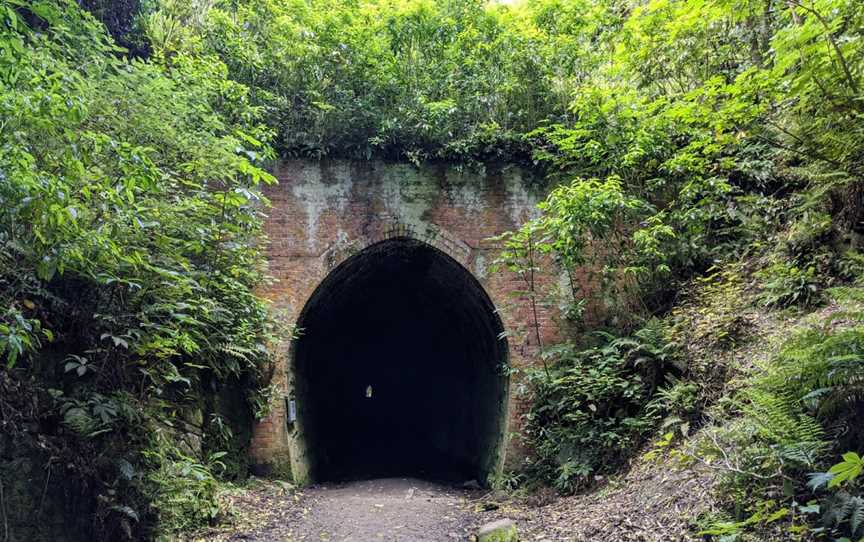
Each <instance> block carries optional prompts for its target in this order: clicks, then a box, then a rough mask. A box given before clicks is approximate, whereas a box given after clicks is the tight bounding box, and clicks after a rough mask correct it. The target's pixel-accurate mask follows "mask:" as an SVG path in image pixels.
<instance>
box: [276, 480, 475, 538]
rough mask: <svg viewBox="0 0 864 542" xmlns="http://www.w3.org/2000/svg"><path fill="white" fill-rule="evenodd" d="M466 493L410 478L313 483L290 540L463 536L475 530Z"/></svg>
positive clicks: (467, 535)
mask: <svg viewBox="0 0 864 542" xmlns="http://www.w3.org/2000/svg"><path fill="white" fill-rule="evenodd" d="M469 496H470V495H469V493H468V492H466V491H464V490H459V489H454V488H451V487H446V486H441V485H437V484H433V483H430V482H424V481H420V480H415V479H411V478H385V479H380V480H368V481H363V482H352V483H348V484H343V485H337V486H325V487H316V488H311V489H310V490H308V491H306V495H305V498H304V502H303V507H302V509H301V510H300V512H301V513H300V516H299V517H298V518H297V519H296V523H295V532H294V536H293V538H291V540H297V541H301V540H302V541H305V540H316V541H320V540H332V541H334V542H336V541H338V542H349V541H350V542H361V541H374V540H381V541H397V540H399V541H402V540H405V541H439V540H467V539H468V537H469V535H470V534H471V533H472V532H473V530H472V527H473V518H472V515H471V514H470V512H469V510H468V508H469V506H468V502H469V501H468V498H469Z"/></svg>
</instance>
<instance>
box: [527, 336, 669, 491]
mask: <svg viewBox="0 0 864 542" xmlns="http://www.w3.org/2000/svg"><path fill="white" fill-rule="evenodd" d="M597 337H598V339H599V344H598V345H596V346H593V347H590V348H586V349H579V348H577V347H575V346H574V345H572V344H565V345H559V346H556V347H554V348H550V349H549V350H548V351H547V352H546V354H545V355H547V356H549V357H550V358H551V360H552V361H553V363H552V365H551V367H550V373H549V375H548V376H547V374H546V373H545V372H542V371H537V372H534V373H531V374H530V375H529V378H530V382H531V383H532V385H533V386H534V389H535V400H534V404H533V406H532V409H531V411H530V413H529V415H528V427H527V430H526V432H527V434H528V437H529V440H530V442H531V444H532V446H533V447H534V450H535V453H536V455H537V459H536V461H535V462H534V463H533V465H532V466H531V471H532V472H531V474H532V476H533V477H534V478H535V479H539V480H543V481H547V482H549V483H552V484H554V486H555V487H556V488H557V489H558V490H559V491H562V492H573V491H577V490H579V489H583V488H585V487H587V486H590V485H591V484H593V482H594V476H595V475H600V474H605V473H608V472H609V471H610V470H612V469H613V468H615V467H617V466H618V465H620V463H621V462H622V461H623V460H624V459H625V458H626V457H627V455H628V454H629V453H630V452H631V451H632V450H633V449H634V448H635V447H636V446H637V445H638V444H639V443H640V442H641V440H642V438H643V436H644V435H645V434H646V433H647V432H648V431H649V430H650V429H651V428H652V427H653V426H654V422H655V421H656V420H655V417H654V416H652V415H651V414H649V413H648V412H647V411H646V410H645V405H646V403H647V402H648V401H649V399H650V398H651V397H652V394H653V393H654V391H655V389H656V387H657V385H658V383H659V381H660V379H661V378H662V374H663V372H664V371H665V370H666V369H667V367H666V364H667V359H666V358H667V356H668V353H669V352H668V348H667V345H665V344H664V343H662V342H659V341H660V337H659V336H658V334H657V333H656V332H655V331H654V330H653V329H651V328H650V327H649V328H645V329H643V330H640V332H637V333H636V334H634V335H633V336H632V337H621V338H617V337H614V336H612V335H609V334H605V333H599V334H597Z"/></svg>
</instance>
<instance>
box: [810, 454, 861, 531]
mask: <svg viewBox="0 0 864 542" xmlns="http://www.w3.org/2000/svg"><path fill="white" fill-rule="evenodd" d="M862 470H864V460H862V459H861V456H860V455H858V454H857V453H855V452H846V453H845V454H843V460H842V461H841V462H840V463H837V464H835V465H833V466H832V467H831V468H830V469H829V470H828V472H823V473H814V474H811V475H810V481H809V482H808V484H807V485H808V486H810V488H812V489H813V490H814V491H816V490H821V489H825V490H829V491H830V490H833V492H832V493H830V494H829V495H828V496H827V497H825V498H823V499H822V500H821V502H820V503H819V504H818V505H815V506H811V507H810V511H811V512H812V513H817V514H821V520H822V524H823V526H824V528H825V529H827V530H829V531H830V534H831V535H832V536H838V537H841V536H845V537H846V538H840V540H860V539H861V538H864V494H862V491H861V487H860V483H859V482H858V480H857V479H858V477H859V476H860V475H861V472H862Z"/></svg>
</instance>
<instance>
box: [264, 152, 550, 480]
mask: <svg viewBox="0 0 864 542" xmlns="http://www.w3.org/2000/svg"><path fill="white" fill-rule="evenodd" d="M275 173H276V176H277V178H278V179H279V184H278V185H276V186H273V187H270V188H269V189H268V191H267V196H268V198H269V199H270V201H271V202H272V208H271V209H270V210H269V214H268V218H267V221H266V224H265V230H266V232H267V234H268V237H269V245H268V259H269V265H270V273H271V275H272V276H273V277H274V278H275V279H276V281H275V282H274V283H273V284H272V285H271V286H269V287H268V288H267V289H266V290H265V291H263V292H262V293H263V295H264V296H265V297H266V298H268V299H269V300H270V301H271V303H272V307H273V309H274V311H275V312H276V314H278V315H279V317H280V318H281V319H283V321H285V322H286V323H287V324H296V323H297V321H298V319H299V318H300V317H301V313H302V311H303V309H304V307H305V306H306V305H307V303H308V301H309V299H310V298H311V297H312V296H313V293H314V292H315V290H316V289H317V288H318V287H319V285H320V284H321V283H322V282H323V281H325V280H326V277H327V276H328V275H329V274H330V273H331V272H332V271H333V270H335V269H337V268H338V267H339V266H340V265H341V264H343V263H344V262H346V261H348V260H349V259H350V258H351V257H352V256H355V255H357V254H359V253H360V252H362V251H363V250H365V249H367V248H368V247H371V246H373V245H375V244H376V243H380V242H382V241H385V240H388V239H396V238H408V239H414V240H416V241H418V242H422V243H424V244H426V245H429V246H431V247H434V249H435V250H437V251H440V252H441V253H443V254H446V255H447V257H448V258H450V259H452V260H453V261H455V262H457V263H458V264H459V266H461V267H462V268H464V269H465V270H466V271H467V272H468V273H469V274H470V276H471V277H472V279H473V280H475V281H476V282H477V284H479V285H480V287H481V288H482V290H483V291H484V292H485V294H486V295H488V298H489V300H490V302H491V304H492V305H493V306H494V310H495V311H496V314H498V316H499V317H500V320H501V322H502V324H503V328H504V330H505V331H506V335H507V345H508V348H509V362H510V365H511V366H513V367H516V368H518V367H523V366H526V365H529V364H531V363H533V353H534V351H535V350H534V345H532V344H530V341H531V339H530V337H529V334H527V333H521V332H520V329H521V328H522V327H524V325H523V322H525V321H527V316H526V310H527V307H525V306H524V305H520V304H519V303H514V301H513V298H512V296H511V295H510V293H511V292H512V291H513V290H514V289H519V288H521V284H519V279H518V278H517V277H515V276H510V275H507V274H500V273H491V272H490V271H489V267H490V265H491V263H492V262H493V261H494V259H495V258H496V256H497V254H498V252H499V250H500V247H499V246H498V245H497V244H496V243H495V242H494V241H492V240H490V239H491V238H493V237H494V236H497V235H500V234H501V233H503V232H505V231H508V230H512V229H515V228H517V227H518V226H519V225H521V224H522V223H523V222H524V221H525V220H528V219H530V218H531V217H532V216H534V213H535V212H536V203H537V202H538V201H539V200H540V199H541V198H542V195H543V192H542V190H541V189H539V188H538V187H537V186H538V185H537V183H536V182H535V181H534V178H533V177H532V176H531V174H530V172H527V171H526V170H523V169H520V168H518V167H513V166H506V165H504V166H495V167H491V166H490V167H489V168H487V169H486V170H485V171H474V172H471V171H464V170H462V169H459V168H453V167H449V166H447V165H442V164H437V165H428V166H423V167H421V168H417V167H415V166H413V165H411V164H405V163H385V162H374V161H373V162H361V161H347V160H333V161H310V160H296V161H288V162H282V163H280V164H278V166H277V168H276V171H275ZM548 279H549V281H550V282H551V281H553V280H555V277H548ZM551 311H552V309H549V310H545V309H544V312H543V314H541V319H542V321H541V325H542V327H543V333H548V334H554V333H555V326H554V324H553V318H554V314H553V313H552V312H551ZM290 345H291V343H290V337H286V338H285V341H284V342H283V344H281V345H280V346H281V351H282V352H283V353H284V358H285V361H283V362H282V363H280V364H279V365H278V366H277V373H276V375H275V382H276V383H277V384H278V385H279V387H280V388H281V389H282V394H283V398H284V400H283V399H280V400H279V401H277V402H276V403H275V404H274V405H273V408H272V411H271V413H270V415H269V416H268V417H267V418H266V419H264V420H262V421H261V422H259V423H258V424H257V426H256V427H255V428H254V434H253V439H252V443H251V456H252V463H253V465H258V467H259V468H260V469H261V470H262V471H270V470H273V469H274V468H275V469H279V470H280V471H282V473H285V474H287V473H289V472H290V474H291V475H293V477H294V478H295V480H297V481H300V482H303V481H306V480H308V479H309V470H308V467H309V457H307V455H308V453H309V451H308V449H307V448H306V447H305V445H304V443H303V438H302V435H301V434H299V433H300V432H299V430H298V427H297V426H296V424H292V421H291V419H290V415H289V414H290V412H289V409H290V400H291V399H292V397H294V392H295V390H294V385H295V382H294V381H293V378H294V375H293V374H292V373H291V371H290V370H286V369H288V368H289V364H288V358H289V351H290ZM516 388H518V382H517V386H516V387H515V388H514V387H512V386H511V391H510V394H509V396H508V398H507V400H506V411H507V412H509V418H508V419H507V432H508V433H509V432H512V431H518V430H519V428H520V426H521V414H522V413H523V412H524V410H525V407H526V404H525V401H527V398H526V397H525V396H523V395H520V394H517V393H515V391H514V390H515V389H516ZM521 455H522V451H521V450H520V449H519V447H518V443H517V442H516V441H511V442H510V443H508V444H507V445H506V446H505V447H504V449H502V450H501V454H500V457H499V459H501V460H502V461H503V460H504V458H505V456H506V458H507V460H508V461H509V460H518V459H519V458H520V457H521ZM499 464H500V462H499Z"/></svg>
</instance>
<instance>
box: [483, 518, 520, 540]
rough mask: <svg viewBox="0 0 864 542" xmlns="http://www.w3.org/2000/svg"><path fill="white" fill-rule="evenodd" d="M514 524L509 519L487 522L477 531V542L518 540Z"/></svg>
mask: <svg viewBox="0 0 864 542" xmlns="http://www.w3.org/2000/svg"><path fill="white" fill-rule="evenodd" d="M518 541H519V533H518V532H517V530H516V524H515V523H514V522H513V521H512V520H509V519H499V520H498V521H493V522H491V523H487V524H486V525H483V526H482V527H480V530H479V531H477V542H518Z"/></svg>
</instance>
